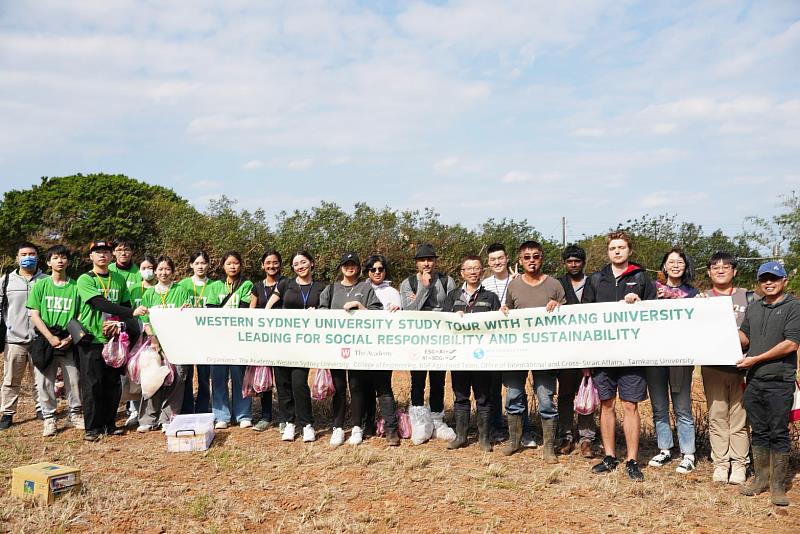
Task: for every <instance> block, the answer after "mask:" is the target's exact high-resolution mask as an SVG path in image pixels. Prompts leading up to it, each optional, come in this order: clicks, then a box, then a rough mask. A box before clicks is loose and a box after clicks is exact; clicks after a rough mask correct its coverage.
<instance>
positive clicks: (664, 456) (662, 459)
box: [647, 451, 672, 467]
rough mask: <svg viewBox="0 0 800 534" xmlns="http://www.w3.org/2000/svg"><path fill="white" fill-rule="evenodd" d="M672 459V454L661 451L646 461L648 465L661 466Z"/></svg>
mask: <svg viewBox="0 0 800 534" xmlns="http://www.w3.org/2000/svg"><path fill="white" fill-rule="evenodd" d="M671 461H672V454H670V452H669V451H661V452H659V453H658V454H656V455H655V456H653V458H652V459H651V460H650V461H649V462H647V465H649V466H650V467H663V466H664V465H665V464H667V463H669V462H671Z"/></svg>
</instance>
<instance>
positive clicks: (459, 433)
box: [447, 411, 469, 449]
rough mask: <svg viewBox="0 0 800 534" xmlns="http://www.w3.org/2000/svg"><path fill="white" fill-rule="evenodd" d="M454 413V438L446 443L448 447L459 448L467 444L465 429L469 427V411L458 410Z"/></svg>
mask: <svg viewBox="0 0 800 534" xmlns="http://www.w3.org/2000/svg"><path fill="white" fill-rule="evenodd" d="M455 415H456V439H454V440H453V441H451V442H450V443H448V444H447V448H448V449H460V448H461V447H464V446H466V444H467V429H468V428H469V412H462V411H458V412H456V413H455Z"/></svg>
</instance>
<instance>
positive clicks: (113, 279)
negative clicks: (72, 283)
mask: <svg viewBox="0 0 800 534" xmlns="http://www.w3.org/2000/svg"><path fill="white" fill-rule="evenodd" d="M97 296H101V297H105V298H106V299H108V300H109V301H111V302H113V303H114V304H120V305H121V304H125V303H130V301H131V297H130V294H129V293H128V287H127V285H126V284H125V279H124V278H123V277H122V276H120V275H119V274H117V273H114V272H109V273H108V275H102V276H101V275H98V274H97V273H95V272H94V271H89V272H88V273H85V274H82V275H80V277H78V297H79V299H78V300H79V301H80V306H79V310H80V315H79V316H78V320H80V322H81V324H82V325H83V327H84V328H86V330H88V331H89V332H90V333H91V334H92V335H93V336H94V341H95V342H96V343H106V342H108V339H106V337H105V336H104V335H103V315H104V314H103V312H101V311H100V310H97V309H95V308H92V307H91V306H90V305H89V300H91V299H92V298H94V297H97Z"/></svg>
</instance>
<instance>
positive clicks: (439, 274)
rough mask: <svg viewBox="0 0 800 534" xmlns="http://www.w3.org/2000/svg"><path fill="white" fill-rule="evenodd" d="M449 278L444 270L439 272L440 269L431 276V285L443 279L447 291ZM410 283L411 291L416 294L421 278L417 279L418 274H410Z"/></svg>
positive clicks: (443, 285)
mask: <svg viewBox="0 0 800 534" xmlns="http://www.w3.org/2000/svg"><path fill="white" fill-rule="evenodd" d="M447 278H448V275H447V273H442V272H439V271H435V272H434V273H433V276H431V285H434V284H436V282H437V281H439V280H441V281H442V287H444V290H445V291H447ZM408 283H409V285H411V291H412V292H413V293H414V294H416V293H417V288H418V287H419V285H418V284H419V280H417V275H416V274H412V275H411V276H409V277H408Z"/></svg>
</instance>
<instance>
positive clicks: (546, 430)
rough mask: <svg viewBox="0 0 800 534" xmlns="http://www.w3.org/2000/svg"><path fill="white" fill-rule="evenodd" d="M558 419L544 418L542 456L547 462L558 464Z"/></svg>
mask: <svg viewBox="0 0 800 534" xmlns="http://www.w3.org/2000/svg"><path fill="white" fill-rule="evenodd" d="M556 423H557V420H556V419H542V441H544V444H543V445H542V457H543V458H544V462H545V463H546V464H557V463H558V457H557V456H556V450H555V446H556Z"/></svg>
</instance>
